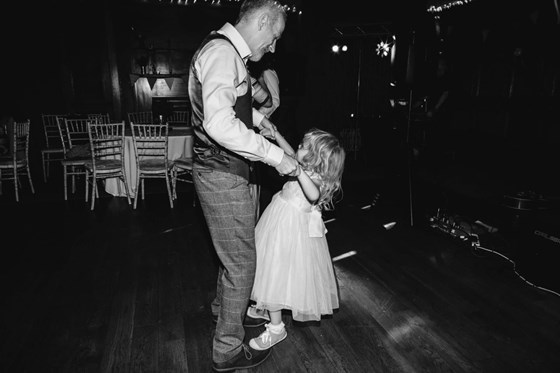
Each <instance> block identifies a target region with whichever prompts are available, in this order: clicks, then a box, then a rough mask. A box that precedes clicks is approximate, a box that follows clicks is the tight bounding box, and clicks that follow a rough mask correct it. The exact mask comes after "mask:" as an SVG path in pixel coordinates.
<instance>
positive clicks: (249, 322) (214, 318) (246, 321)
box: [212, 315, 267, 328]
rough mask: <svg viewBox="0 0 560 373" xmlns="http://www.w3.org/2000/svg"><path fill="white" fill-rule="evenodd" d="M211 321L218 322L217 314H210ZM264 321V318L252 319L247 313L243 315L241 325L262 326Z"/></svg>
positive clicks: (248, 326)
mask: <svg viewBox="0 0 560 373" xmlns="http://www.w3.org/2000/svg"><path fill="white" fill-rule="evenodd" d="M212 322H213V323H214V324H217V323H218V315H212ZM266 323H267V321H266V320H265V319H254V318H252V317H250V316H247V315H245V319H244V320H243V326H244V327H246V328H257V327H259V326H263V325H264V324H266Z"/></svg>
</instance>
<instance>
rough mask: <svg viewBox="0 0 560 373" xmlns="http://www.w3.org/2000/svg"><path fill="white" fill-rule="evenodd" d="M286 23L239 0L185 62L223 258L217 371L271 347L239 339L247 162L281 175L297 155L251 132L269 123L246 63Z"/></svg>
mask: <svg viewBox="0 0 560 373" xmlns="http://www.w3.org/2000/svg"><path fill="white" fill-rule="evenodd" d="M285 24H286V13H285V11H284V9H283V8H282V7H281V6H280V5H279V4H278V3H277V2H276V1H273V0H245V1H244V2H243V3H242V4H241V8H240V11H239V16H238V19H237V21H236V23H235V25H234V26H232V25H231V24H229V23H226V24H225V25H224V26H223V27H222V28H221V29H220V30H218V31H215V32H212V33H210V34H209V35H208V36H207V37H206V38H205V39H204V40H203V42H202V44H201V46H200V47H199V49H198V50H197V51H196V52H195V54H194V56H193V59H192V62H191V67H190V74H189V83H188V89H189V98H190V101H191V106H192V123H193V129H194V133H195V144H194V162H193V164H194V165H193V179H194V185H195V189H196V192H197V196H198V198H199V201H200V206H201V207H202V211H203V213H204V216H205V219H206V223H207V225H208V228H209V231H210V235H211V237H212V242H213V244H214V248H215V249H216V253H217V254H218V257H219V258H220V261H221V266H220V270H219V273H218V283H217V288H216V298H215V300H214V301H213V302H212V313H213V316H217V325H216V332H215V335H214V341H213V350H212V359H213V368H214V370H216V371H219V372H221V371H228V370H234V369H244V368H249V367H254V366H256V365H259V364H260V363H262V362H263V361H264V360H265V359H266V358H267V357H268V355H269V354H270V351H264V352H261V351H256V350H253V349H251V348H250V347H249V346H247V345H246V344H244V343H243V339H244V337H245V330H244V328H243V321H244V318H245V315H246V310H247V306H248V303H249V297H250V295H251V290H252V286H253V280H254V275H255V266H256V250H255V237H254V234H255V206H254V200H253V198H252V197H251V194H250V188H249V181H250V178H251V169H252V164H251V162H253V161H260V162H263V163H265V164H267V165H269V166H272V167H274V168H276V170H277V171H278V173H280V174H282V175H287V174H291V173H293V172H295V170H296V166H297V162H296V160H295V159H293V158H292V157H290V156H288V155H287V154H285V153H284V152H283V150H282V149H280V148H279V147H278V146H276V145H274V144H272V143H270V142H268V141H267V140H266V139H265V138H264V137H263V136H262V135H260V134H258V133H256V132H255V131H254V129H253V126H256V127H257V128H258V129H259V130H260V133H261V134H263V135H267V134H270V133H271V132H272V131H274V130H275V126H274V125H273V124H272V123H271V122H270V121H269V120H268V119H267V118H266V117H265V116H264V115H262V114H261V113H259V112H258V111H257V110H254V109H252V107H251V103H252V99H251V83H250V76H249V74H248V72H247V67H246V63H247V61H248V60H251V61H258V60H260V59H261V58H262V56H263V55H264V54H265V53H267V52H271V53H274V51H275V48H276V42H277V41H278V39H280V37H281V35H282V32H283V31H284V27H285ZM248 321H251V320H248Z"/></svg>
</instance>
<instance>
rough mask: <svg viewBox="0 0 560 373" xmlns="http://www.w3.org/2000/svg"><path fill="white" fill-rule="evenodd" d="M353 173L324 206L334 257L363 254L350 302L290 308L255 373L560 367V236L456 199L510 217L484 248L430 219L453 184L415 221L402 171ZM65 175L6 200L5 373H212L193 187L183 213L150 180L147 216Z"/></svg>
mask: <svg viewBox="0 0 560 373" xmlns="http://www.w3.org/2000/svg"><path fill="white" fill-rule="evenodd" d="M345 178H346V179H345V184H344V186H345V196H344V199H343V200H342V201H341V202H340V203H339V204H338V205H337V208H336V210H335V211H332V212H327V213H325V215H324V218H325V220H327V221H329V222H328V223H327V228H328V234H327V239H328V240H329V248H330V251H331V256H332V257H333V258H334V257H337V256H339V255H342V254H345V253H349V252H352V251H354V252H355V253H354V254H353V255H349V256H347V257H345V258H343V259H340V260H337V261H335V262H334V269H335V274H336V277H337V280H338V286H339V295H340V308H339V309H338V310H336V312H335V313H334V314H333V315H332V316H326V317H324V318H323V319H322V320H321V321H320V322H310V323H299V322H294V321H293V320H292V319H291V316H290V314H289V313H284V314H283V320H284V323H285V324H286V326H287V330H288V337H287V338H286V340H285V341H283V342H282V343H280V344H278V345H277V346H275V347H274V348H273V351H272V353H271V355H270V357H269V358H268V360H267V361H266V362H265V363H263V364H262V365H261V366H259V367H256V368H254V369H250V370H242V371H241V372H253V371H254V372H267V373H269V372H320V373H325V372H336V373H339V372H380V373H387V372H389V373H393V372H394V373H400V372H430V373H438V372H504V373H506V372H507V373H512V372H513V373H516V372H519V373H527V372H539V373H541V372H545V373H546V372H551V373H552V372H557V371H559V370H560V355H558V351H559V350H560V338H559V336H560V296H559V295H558V294H555V293H558V292H559V291H560V286H559V284H560V280H559V279H558V277H557V275H555V274H554V273H553V271H554V265H553V260H552V255H551V254H550V252H551V251H552V250H554V248H555V247H554V246H553V245H554V243H553V242H548V241H547V242H543V241H538V240H537V239H536V238H535V237H532V236H530V237H529V236H528V235H527V234H524V235H520V233H519V232H521V231H522V230H523V229H525V230H528V229H529V228H528V226H527V227H521V229H518V230H517V231H516V229H515V226H512V224H513V223H512V222H513V220H511V216H509V215H507V212H506V213H504V214H503V215H498V214H496V213H495V211H496V206H495V205H492V206H487V207H486V208H487V209H486V210H480V211H477V213H476V214H473V212H472V210H470V211H469V210H468V209H465V210H461V208H462V206H470V207H471V208H474V205H473V204H472V203H471V202H470V201H469V198H467V197H465V199H464V200H461V198H460V197H457V196H453V198H448V199H447V202H448V204H447V205H446V206H445V207H446V208H447V209H448V210H449V209H452V208H456V209H457V213H458V214H462V216H463V217H464V218H465V219H468V218H470V219H471V220H472V221H474V220H476V219H479V218H480V217H481V216H484V218H485V219H486V220H492V223H494V224H497V225H500V224H501V225H500V230H499V232H498V233H494V234H484V235H481V236H480V241H481V245H482V246H483V247H485V248H486V249H489V250H492V251H493V252H492V251H488V250H481V249H477V248H476V247H473V246H472V245H470V244H469V243H468V242H464V241H462V240H460V239H458V238H456V237H454V236H452V235H450V234H448V233H445V232H442V231H441V230H437V229H433V227H430V226H429V224H428V219H427V216H428V215H429V214H430V213H431V212H433V211H435V210H437V208H438V207H439V203H440V202H441V198H440V197H441V195H442V194H446V193H448V195H449V196H451V194H449V193H450V192H448V191H445V190H441V191H432V192H431V193H430V195H438V198H437V199H435V200H434V199H431V197H430V195H427V194H426V195H424V197H425V198H426V199H425V200H422V201H421V202H422V205H424V206H427V207H429V209H426V210H423V211H420V212H417V211H414V214H413V215H411V213H410V205H409V203H408V201H407V199H406V187H403V183H402V180H401V181H400V184H399V181H398V179H395V180H396V181H393V182H396V183H397V184H399V185H395V186H394V187H393V188H390V187H388V184H387V181H383V180H382V181H380V180H378V179H376V177H372V175H370V174H367V173H365V174H364V173H358V172H356V171H355V170H351V169H350V170H349V173H348V176H345ZM59 184H60V180H59V178H58V177H57V176H56V174H54V175H52V176H51V178H50V179H49V182H48V183H47V184H39V185H37V193H36V195H34V196H31V195H28V194H26V193H23V194H22V196H21V197H22V200H21V202H20V203H15V201H12V200H10V196H9V195H8V194H5V195H3V196H0V209H1V210H0V211H1V212H2V215H3V216H4V219H3V222H2V232H3V236H4V237H10V238H16V243H15V244H9V242H10V241H8V240H6V241H4V242H3V243H2V246H1V247H2V249H1V250H2V254H3V257H4V258H3V261H2V263H1V271H0V276H1V283H2V294H3V295H4V296H3V297H2V308H1V309H2V313H1V317H0V320H1V324H0V332H1V333H2V336H3V337H4V338H3V340H2V342H0V348H1V350H0V353H1V355H0V357H1V359H0V371H1V372H9V373H18V372H22V373H23V372H72V373H73V372H135V373H137V372H194V373H198V372H209V371H211V366H212V361H211V360H212V351H211V350H212V335H213V332H214V324H213V323H212V320H211V315H210V302H211V301H212V298H213V296H214V289H215V284H216V275H217V269H218V261H217V257H216V255H215V253H214V251H213V249H212V245H211V241H210V238H209V235H208V231H207V228H206V225H205V222H204V219H203V217H202V213H201V211H200V208H199V207H198V206H195V207H193V206H192V189H191V188H192V186H191V185H188V184H185V185H182V184H181V185H179V188H180V189H179V199H178V200H177V201H176V203H175V207H174V208H173V209H171V208H170V207H169V204H168V201H167V196H166V194H165V193H164V190H163V189H161V188H159V186H156V185H152V186H151V187H150V186H148V188H147V194H146V199H145V200H144V201H139V204H138V208H137V209H136V210H134V209H132V207H131V206H129V205H128V204H127V202H126V199H125V198H118V197H112V196H109V195H107V194H106V193H104V192H103V191H102V190H101V191H100V192H101V194H100V198H99V200H98V201H97V202H96V208H95V210H94V211H90V209H89V204H87V203H86V202H85V201H84V199H83V194H81V193H79V192H80V189H78V192H77V193H76V194H74V195H72V194H71V195H70V197H69V200H68V201H64V200H63V196H62V188H61V185H59ZM6 188H7V186H6ZM382 188H383V190H382V192H381V193H380V190H381V189H382ZM272 192H273V191H270V190H269V191H265V193H263V195H265V196H270V195H272ZM424 197H422V198H424ZM418 198H421V197H418ZM450 201H454V202H450ZM477 206H484V203H482V202H481V203H479V204H477ZM477 208H478V207H477ZM15 216H17V217H18V218H11V217H15ZM411 216H412V217H413V218H414V224H411ZM559 216H560V213H558V212H557V211H548V212H547V215H543V216H541V217H539V218H542V219H544V218H546V219H548V220H549V221H560V220H555V219H558V217H559ZM6 217H10V218H9V219H6ZM492 217H493V219H492ZM388 223H394V226H392V227H390V226H387V227H389V228H385V225H386V224H388ZM538 224H540V223H538ZM541 244H542V245H541ZM551 245H552V246H551ZM504 256H505V258H504ZM506 258H509V259H511V260H513V262H514V263H515V266H514V264H513V263H512V262H511V261H508V260H507V259H506ZM516 270H518V271H519V273H522V274H523V275H524V277H525V280H523V279H522V278H520V277H519V276H518V275H517V274H516V273H515V271H516ZM538 286H540V288H539V287H538ZM261 330H262V329H256V330H249V329H247V335H246V338H247V340H248V339H249V338H251V337H253V336H256V335H258V333H259V332H260V331H261Z"/></svg>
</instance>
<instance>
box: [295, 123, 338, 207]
mask: <svg viewBox="0 0 560 373" xmlns="http://www.w3.org/2000/svg"><path fill="white" fill-rule="evenodd" d="M300 146H301V147H302V148H303V149H305V150H307V154H305V156H304V157H303V159H302V166H303V168H304V169H305V170H307V171H310V172H313V173H316V174H317V175H319V176H320V178H321V187H320V192H321V193H320V197H319V200H318V201H317V203H316V205H317V206H318V207H319V208H320V209H324V210H332V209H333V208H334V203H335V202H337V201H336V200H335V197H337V196H338V195H340V196H342V173H343V171H344V160H345V159H346V152H345V151H344V149H343V148H342V146H341V145H340V142H339V141H338V139H337V138H336V137H335V136H334V135H332V134H330V133H328V132H325V131H323V130H320V129H317V128H312V129H310V130H309V131H307V132H306V133H305V135H304V136H303V139H302V141H301V145H300Z"/></svg>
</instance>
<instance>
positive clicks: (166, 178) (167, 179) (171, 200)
mask: <svg viewBox="0 0 560 373" xmlns="http://www.w3.org/2000/svg"><path fill="white" fill-rule="evenodd" d="M165 184H166V185H167V195H168V196H169V205H170V206H171V208H173V192H172V191H171V185H170V182H169V174H166V175H165Z"/></svg>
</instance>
